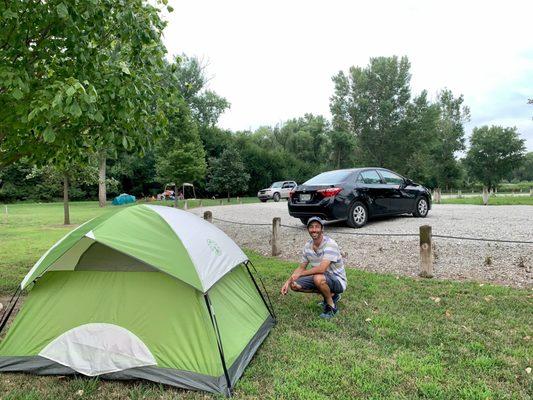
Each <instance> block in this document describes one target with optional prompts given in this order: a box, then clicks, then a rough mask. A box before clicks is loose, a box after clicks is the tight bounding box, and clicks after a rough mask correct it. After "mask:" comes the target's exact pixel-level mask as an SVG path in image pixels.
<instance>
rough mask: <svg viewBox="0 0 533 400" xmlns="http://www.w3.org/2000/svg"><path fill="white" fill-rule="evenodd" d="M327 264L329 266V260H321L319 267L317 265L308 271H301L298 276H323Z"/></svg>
mask: <svg viewBox="0 0 533 400" xmlns="http://www.w3.org/2000/svg"><path fill="white" fill-rule="evenodd" d="M329 264H331V261H330V260H322V262H321V263H320V264H319V265H317V266H316V267H312V268H309V269H308V270H305V269H304V270H303V271H302V273H301V274H300V276H309V275H317V274H323V273H325V272H326V271H327V269H328V267H329ZM295 272H296V271H295ZM300 276H299V277H300ZM299 277H298V278H299ZM298 278H296V279H298Z"/></svg>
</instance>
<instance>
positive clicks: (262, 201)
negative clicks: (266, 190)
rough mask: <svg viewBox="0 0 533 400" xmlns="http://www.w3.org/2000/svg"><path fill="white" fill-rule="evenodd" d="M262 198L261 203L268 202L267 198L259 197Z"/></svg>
mask: <svg viewBox="0 0 533 400" xmlns="http://www.w3.org/2000/svg"><path fill="white" fill-rule="evenodd" d="M259 200H261V203H266V201H267V199H259Z"/></svg>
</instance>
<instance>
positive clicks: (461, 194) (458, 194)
mask: <svg viewBox="0 0 533 400" xmlns="http://www.w3.org/2000/svg"><path fill="white" fill-rule="evenodd" d="M457 198H458V199H462V198H463V192H461V191H460V190H458V191H457Z"/></svg>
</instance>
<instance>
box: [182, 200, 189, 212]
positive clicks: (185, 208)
mask: <svg viewBox="0 0 533 400" xmlns="http://www.w3.org/2000/svg"><path fill="white" fill-rule="evenodd" d="M183 209H184V210H188V209H189V205H188V204H187V200H185V201H184V202H183Z"/></svg>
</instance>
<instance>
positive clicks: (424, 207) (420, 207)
mask: <svg viewBox="0 0 533 400" xmlns="http://www.w3.org/2000/svg"><path fill="white" fill-rule="evenodd" d="M413 215H414V216H415V217H420V218H424V217H425V216H426V215H428V202H427V200H426V199H425V198H423V197H421V198H419V199H418V201H417V202H416V210H415V212H414V213H413Z"/></svg>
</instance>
